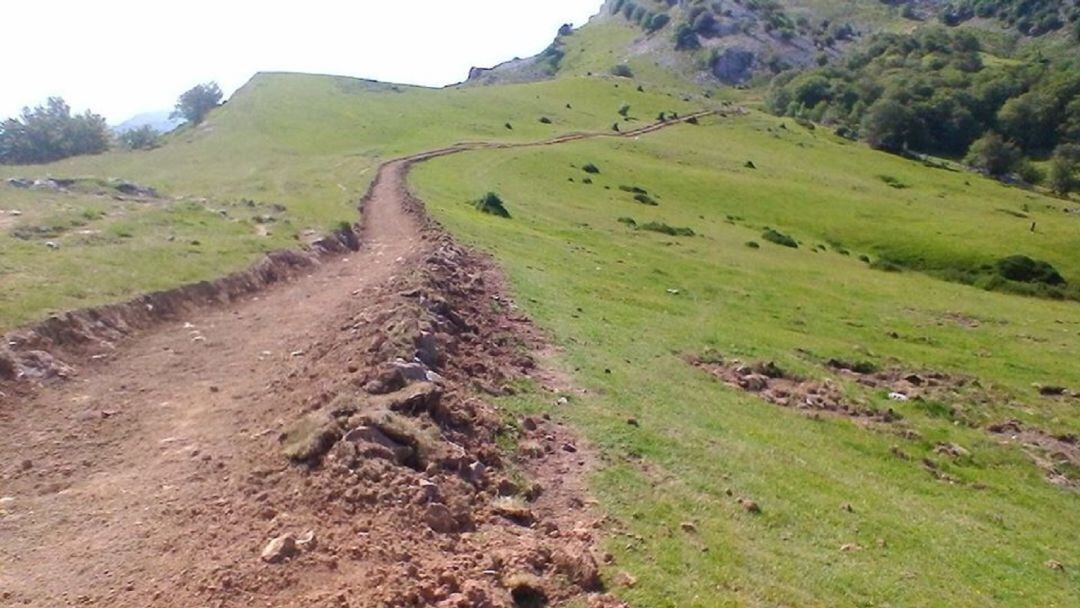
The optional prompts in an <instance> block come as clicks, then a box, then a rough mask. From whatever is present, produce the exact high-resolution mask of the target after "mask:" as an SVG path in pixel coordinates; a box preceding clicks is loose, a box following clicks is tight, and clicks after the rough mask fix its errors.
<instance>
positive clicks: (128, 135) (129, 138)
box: [117, 125, 161, 150]
mask: <svg viewBox="0 0 1080 608" xmlns="http://www.w3.org/2000/svg"><path fill="white" fill-rule="evenodd" d="M117 139H118V140H119V141H120V144H121V145H123V146H124V147H125V148H127V149H128V150H152V149H154V148H156V147H158V146H159V145H161V133H158V131H157V129H155V128H154V127H152V126H150V125H143V126H141V127H139V128H138V129H131V130H130V131H124V132H123V133H121V134H120V135H119V136H118V137H117Z"/></svg>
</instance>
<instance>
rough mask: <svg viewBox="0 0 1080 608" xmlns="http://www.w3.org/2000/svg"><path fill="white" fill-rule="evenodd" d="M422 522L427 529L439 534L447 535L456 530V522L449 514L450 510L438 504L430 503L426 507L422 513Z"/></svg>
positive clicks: (451, 514)
mask: <svg viewBox="0 0 1080 608" xmlns="http://www.w3.org/2000/svg"><path fill="white" fill-rule="evenodd" d="M424 522H425V523H426V524H427V525H428V527H429V528H431V529H432V530H434V531H435V532H438V533H440V534H448V533H450V532H454V531H455V530H457V527H458V525H457V521H455V520H454V514H453V513H451V512H450V509H449V508H448V507H447V506H446V505H444V504H440V503H432V504H430V505H428V508H427V511H425V512H424Z"/></svg>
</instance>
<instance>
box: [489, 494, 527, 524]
mask: <svg viewBox="0 0 1080 608" xmlns="http://www.w3.org/2000/svg"><path fill="white" fill-rule="evenodd" d="M491 510H492V511H494V513H495V514H496V515H498V516H500V517H505V518H506V519H509V520H510V521H512V522H514V523H516V524H520V525H523V526H527V525H529V524H530V523H532V522H533V519H534V517H533V512H532V509H530V508H529V506H528V505H527V504H525V502H524V501H523V500H521V499H520V498H516V497H513V496H501V497H499V498H496V499H495V501H494V502H492V505H491Z"/></svg>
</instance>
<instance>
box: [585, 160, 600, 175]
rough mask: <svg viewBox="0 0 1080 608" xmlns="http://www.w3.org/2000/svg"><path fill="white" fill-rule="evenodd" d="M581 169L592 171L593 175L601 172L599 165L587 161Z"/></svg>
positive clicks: (587, 171)
mask: <svg viewBox="0 0 1080 608" xmlns="http://www.w3.org/2000/svg"><path fill="white" fill-rule="evenodd" d="M581 170H582V171H584V172H585V173H591V174H593V175H597V174H599V173H600V167H597V166H596V165H594V164H593V163H585V166H583V167H582V168H581Z"/></svg>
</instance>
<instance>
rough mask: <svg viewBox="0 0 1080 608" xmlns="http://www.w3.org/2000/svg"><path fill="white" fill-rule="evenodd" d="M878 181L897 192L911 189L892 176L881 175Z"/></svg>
mask: <svg viewBox="0 0 1080 608" xmlns="http://www.w3.org/2000/svg"><path fill="white" fill-rule="evenodd" d="M878 179H880V180H881V181H883V182H885V183H886V184H887V185H888V186H889V187H890V188H896V189H897V190H903V189H904V188H910V187H911V186H909V185H907V184H905V183H904V182H902V181H900V180H899V179H897V178H895V177H893V176H891V175H879V176H878Z"/></svg>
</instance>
